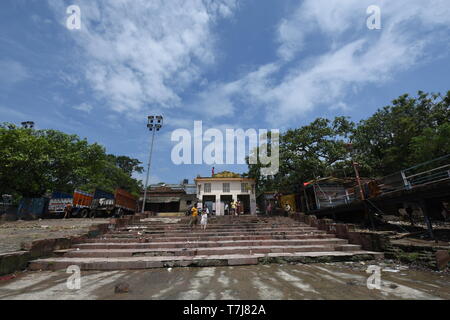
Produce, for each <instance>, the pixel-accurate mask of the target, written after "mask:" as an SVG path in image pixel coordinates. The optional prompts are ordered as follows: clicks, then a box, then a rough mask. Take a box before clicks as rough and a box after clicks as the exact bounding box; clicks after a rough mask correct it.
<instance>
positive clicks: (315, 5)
mask: <svg viewBox="0 0 450 320" xmlns="http://www.w3.org/2000/svg"><path fill="white" fill-rule="evenodd" d="M371 4H373V1H371V0H363V1H361V0H347V1H341V0H305V1H303V2H302V3H301V4H300V5H299V7H298V8H297V10H295V11H294V12H293V14H292V15H291V16H289V17H287V18H285V19H284V20H282V21H281V22H280V24H279V28H278V32H277V36H276V37H277V40H278V42H279V48H278V55H279V60H277V61H275V62H273V63H271V64H269V65H266V66H261V67H258V69H257V71H256V72H252V73H249V74H247V75H245V76H243V77H242V78H240V79H238V80H235V81H233V82H231V83H223V84H217V83H216V84H214V87H210V88H209V89H210V90H206V93H202V95H201V100H204V101H210V100H211V99H214V98H217V97H219V99H220V101H222V102H227V103H226V105H225V107H226V108H224V110H230V111H231V110H235V109H236V107H235V105H234V104H233V101H234V99H236V98H237V97H239V98H241V99H245V100H246V101H247V102H248V103H249V104H250V105H254V106H255V107H254V109H256V108H259V110H257V111H256V112H260V113H261V112H263V111H265V116H266V120H267V122H268V123H271V124H274V123H275V124H278V125H283V124H286V123H295V122H296V121H298V120H299V119H301V118H302V117H303V116H304V115H305V113H306V112H309V111H312V110H315V109H317V108H320V107H326V108H328V109H333V108H334V110H336V108H340V109H341V110H348V107H347V106H346V104H345V99H346V98H348V97H349V96H351V95H352V94H353V92H354V91H355V90H356V91H357V90H358V89H360V88H362V87H363V86H366V85H381V84H384V83H386V81H390V80H392V79H394V78H395V76H396V75H397V74H398V73H399V72H401V71H404V70H407V69H410V68H412V67H414V66H415V65H417V64H420V63H424V61H428V60H430V59H433V58H434V57H435V56H434V54H435V53H434V52H432V51H431V50H430V49H431V48H433V47H434V45H439V44H443V45H445V46H448V40H449V34H448V30H449V27H450V6H449V5H448V1H446V0H434V1H433V0H432V1H428V2H424V1H421V0H396V1H386V0H380V1H378V2H377V4H378V5H379V6H380V7H381V13H382V30H380V31H379V30H375V31H373V30H368V29H367V27H366V19H367V17H368V15H367V14H366V9H367V7H368V6H369V5H371ZM431 31H433V32H431ZM318 41H320V42H322V44H321V47H322V48H323V50H322V51H321V53H320V54H316V55H314V56H312V55H309V56H308V55H307V56H306V57H305V55H304V53H305V48H307V46H308V45H310V44H311V43H313V42H318ZM316 46H317V45H316ZM300 54H301V55H300ZM447 54H448V52H447ZM299 56H302V59H301V60H299ZM288 63H289V64H288ZM286 70H287V71H286ZM230 85H231V86H232V87H233V88H237V89H236V90H228V91H227V90H226V89H227V88H229V87H230ZM211 89H212V90H211ZM217 93H222V94H217ZM217 105H218V106H219V107H220V104H219V103H218V104H217ZM227 114H228V113H227ZM218 115H219V116H220V115H221V114H220V113H219V114H218Z"/></svg>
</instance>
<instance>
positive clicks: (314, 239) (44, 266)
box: [29, 216, 383, 270]
mask: <svg viewBox="0 0 450 320" xmlns="http://www.w3.org/2000/svg"><path fill="white" fill-rule="evenodd" d="M187 221H188V220H187V219H186V218H179V219H174V218H172V219H169V218H168V219H164V218H148V219H144V220H142V221H139V222H135V223H132V224H130V225H128V226H126V227H122V228H118V229H116V230H113V231H111V232H109V233H106V234H105V235H103V236H101V237H98V238H94V239H85V240H84V242H83V243H80V244H77V245H75V246H74V247H72V248H71V249H68V250H58V251H55V257H52V258H48V259H40V260H35V261H32V262H31V263H30V265H29V269H31V270H57V269H65V268H67V267H68V266H71V265H78V266H80V268H81V269H82V270H119V269H146V268H162V267H188V266H235V265H252V264H258V263H282V262H300V263H312V262H329V261H346V260H368V259H376V258H380V257H382V256H383V254H382V253H377V252H368V251H363V250H361V248H360V246H358V245H351V244H348V242H347V240H344V239H337V238H335V235H333V234H327V233H326V232H325V231H322V230H318V229H316V228H313V227H310V226H308V225H306V224H304V223H299V222H296V221H294V220H291V219H289V218H284V217H271V218H262V217H252V216H241V217H230V216H225V217H212V218H210V219H209V225H208V228H207V230H205V231H203V230H201V229H200V226H197V227H196V228H195V229H194V230H191V229H190V228H189V227H188V226H187Z"/></svg>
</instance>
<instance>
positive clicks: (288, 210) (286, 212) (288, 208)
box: [284, 202, 292, 217]
mask: <svg viewBox="0 0 450 320" xmlns="http://www.w3.org/2000/svg"><path fill="white" fill-rule="evenodd" d="M291 210H292V209H291V206H290V205H289V203H287V202H286V204H285V205H284V216H285V217H289V216H290V214H291Z"/></svg>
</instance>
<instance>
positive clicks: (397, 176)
mask: <svg viewBox="0 0 450 320" xmlns="http://www.w3.org/2000/svg"><path fill="white" fill-rule="evenodd" d="M423 170H424V171H423ZM445 180H450V154H449V155H446V156H443V157H440V158H437V159H433V160H431V161H427V162H424V163H421V164H418V165H416V166H414V167H411V168H408V169H405V170H402V171H400V172H396V173H394V174H391V175H388V176H385V177H383V178H381V179H377V180H376V182H377V185H378V188H379V189H380V194H379V195H378V196H381V195H386V194H389V193H392V192H397V191H401V190H412V189H414V188H417V187H420V186H424V185H429V184H433V183H438V182H442V181H445ZM318 190H319V194H321V195H322V196H323V197H322V200H323V199H327V202H329V203H327V205H326V207H327V208H330V207H331V208H333V207H336V206H339V205H342V204H350V203H352V202H354V201H356V200H360V199H361V198H360V195H359V187H355V189H354V190H355V192H352V193H349V192H348V191H345V195H342V194H341V195H339V196H336V197H330V196H329V195H327V194H326V193H325V192H323V190H322V189H321V188H320V186H319V187H318ZM322 203H323V201H322ZM324 207H325V206H324ZM319 209H323V208H319Z"/></svg>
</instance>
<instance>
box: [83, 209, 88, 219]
mask: <svg viewBox="0 0 450 320" xmlns="http://www.w3.org/2000/svg"><path fill="white" fill-rule="evenodd" d="M88 217H89V210H88V209H83V210H81V218H83V219H86V218H88Z"/></svg>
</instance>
